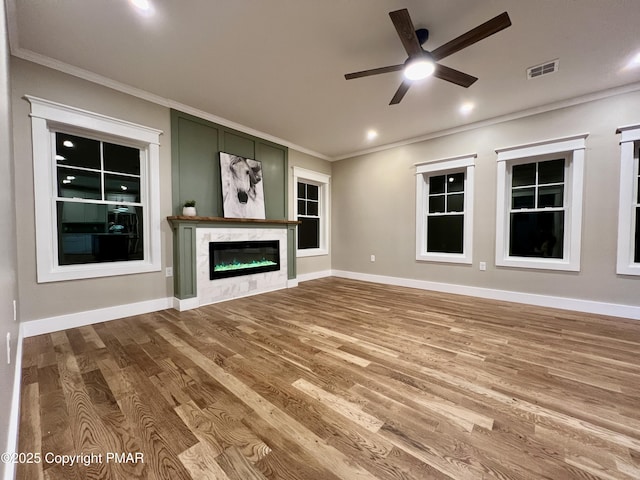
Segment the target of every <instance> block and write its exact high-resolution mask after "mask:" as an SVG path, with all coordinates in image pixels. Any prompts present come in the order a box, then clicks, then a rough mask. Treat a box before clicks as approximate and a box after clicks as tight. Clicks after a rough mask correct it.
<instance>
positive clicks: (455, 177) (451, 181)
mask: <svg viewBox="0 0 640 480" xmlns="http://www.w3.org/2000/svg"><path fill="white" fill-rule="evenodd" d="M447 185H448V187H447V191H448V192H462V191H464V173H462V172H461V173H454V174H452V175H447Z"/></svg>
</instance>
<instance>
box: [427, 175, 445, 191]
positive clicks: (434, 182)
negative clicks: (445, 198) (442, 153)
mask: <svg viewBox="0 0 640 480" xmlns="http://www.w3.org/2000/svg"><path fill="white" fill-rule="evenodd" d="M444 183H445V177H444V175H438V176H437V177H429V194H434V193H444Z"/></svg>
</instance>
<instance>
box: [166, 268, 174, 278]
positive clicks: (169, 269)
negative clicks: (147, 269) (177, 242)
mask: <svg viewBox="0 0 640 480" xmlns="http://www.w3.org/2000/svg"><path fill="white" fill-rule="evenodd" d="M166 275H167V277H173V267H167V269H166Z"/></svg>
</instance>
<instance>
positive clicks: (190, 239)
mask: <svg viewBox="0 0 640 480" xmlns="http://www.w3.org/2000/svg"><path fill="white" fill-rule="evenodd" d="M167 220H168V221H169V222H170V223H171V226H172V228H173V231H174V292H175V293H174V296H175V298H174V308H176V309H177V310H181V311H182V310H188V309H191V308H197V307H199V306H203V305H208V304H211V303H216V302H221V301H225V300H231V299H234V298H240V297H246V296H250V295H256V294H259V293H265V292H269V291H273V290H279V289H283V288H289V287H293V286H296V285H297V280H296V269H295V243H294V242H295V227H296V225H297V223H298V222H296V221H287V220H248V219H224V218H217V217H184V216H175V217H168V218H167ZM263 240H270V241H277V242H278V244H279V257H280V268H279V269H278V270H274V271H268V272H259V273H250V274H248V275H242V276H235V277H230V278H216V279H213V280H211V279H210V262H209V244H210V243H211V242H241V241H251V242H252V241H263Z"/></svg>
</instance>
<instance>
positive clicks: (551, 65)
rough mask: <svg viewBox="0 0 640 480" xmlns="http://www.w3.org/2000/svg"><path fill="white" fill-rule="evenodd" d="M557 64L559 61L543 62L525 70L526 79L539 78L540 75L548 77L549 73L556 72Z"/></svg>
mask: <svg viewBox="0 0 640 480" xmlns="http://www.w3.org/2000/svg"><path fill="white" fill-rule="evenodd" d="M558 62H559V60H558V59H557V58H556V59H555V60H551V61H550V62H545V63H542V64H540V65H536V66H535V67H529V68H527V78H528V79H529V80H531V79H532V78H536V77H541V76H542V75H548V74H550V73H554V72H557V71H558Z"/></svg>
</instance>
